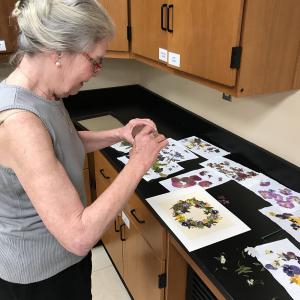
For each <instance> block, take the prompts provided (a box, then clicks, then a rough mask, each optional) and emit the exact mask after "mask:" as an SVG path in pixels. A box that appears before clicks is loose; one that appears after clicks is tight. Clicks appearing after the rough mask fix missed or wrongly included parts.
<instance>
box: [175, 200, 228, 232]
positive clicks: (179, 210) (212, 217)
mask: <svg viewBox="0 0 300 300" xmlns="http://www.w3.org/2000/svg"><path fill="white" fill-rule="evenodd" d="M191 207H195V208H199V209H201V210H203V212H204V214H205V215H206V218H205V219H202V220H194V219H192V218H188V219H187V218H186V216H185V215H184V214H186V213H188V212H190V208H191ZM171 209H172V210H173V217H174V218H175V220H176V221H178V222H179V223H180V224H181V225H182V226H184V227H188V228H189V229H190V228H200V229H202V228H204V227H207V228H210V227H211V226H212V225H216V224H217V223H218V222H219V221H220V220H221V219H222V217H221V216H220V214H219V211H218V210H215V209H214V208H213V207H212V206H211V205H210V204H209V203H207V202H204V201H201V200H197V199H196V198H195V197H194V198H191V199H186V200H179V201H178V202H177V203H176V204H174V205H173V206H172V207H171Z"/></svg>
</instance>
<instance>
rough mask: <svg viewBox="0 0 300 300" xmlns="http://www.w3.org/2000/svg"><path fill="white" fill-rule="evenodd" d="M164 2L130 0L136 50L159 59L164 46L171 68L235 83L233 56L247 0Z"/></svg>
mask: <svg viewBox="0 0 300 300" xmlns="http://www.w3.org/2000/svg"><path fill="white" fill-rule="evenodd" d="M166 2H167V1H146V0H145V1H140V0H132V36H133V38H132V51H133V52H134V53H137V54H139V55H142V56H145V57H148V58H151V59H154V60H158V61H159V48H164V49H166V50H167V51H168V53H169V59H168V62H166V63H167V65H168V66H169V67H171V68H177V69H180V70H181V71H183V72H187V73H190V74H193V75H196V76H199V77H201V78H205V79H208V80H212V81H215V82H219V83H221V84H225V85H228V86H234V85H235V79H236V69H232V68H230V60H231V53H232V48H233V47H236V46H238V45H239V37H240V27H241V19H242V11H243V0H231V1H226V0H221V1H220V0H209V1H207V0H198V1H195V0H186V1H180V0H170V1H169V3H167V4H164V3H166ZM164 5H165V6H164ZM146 14H147V16H148V17H146V18H145V15H146ZM135 18H136V19H135ZM148 19H151V21H150V22H148ZM142 23H147V24H146V26H144V24H142ZM153 41H155V42H153ZM171 55H173V57H174V55H175V57H176V56H177V57H178V64H177V61H176V59H175V61H173V60H172V56H171ZM160 61H161V60H160Z"/></svg>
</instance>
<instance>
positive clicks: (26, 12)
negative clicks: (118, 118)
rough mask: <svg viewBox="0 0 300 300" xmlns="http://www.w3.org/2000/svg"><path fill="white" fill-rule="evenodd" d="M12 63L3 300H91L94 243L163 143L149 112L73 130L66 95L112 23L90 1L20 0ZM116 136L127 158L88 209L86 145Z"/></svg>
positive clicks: (1, 194) (1, 174)
mask: <svg viewBox="0 0 300 300" xmlns="http://www.w3.org/2000/svg"><path fill="white" fill-rule="evenodd" d="M13 14H14V16H16V17H17V20H18V24H19V28H20V35H19V50H18V51H17V53H16V55H15V57H14V61H16V62H17V67H16V69H15V70H14V71H13V72H12V73H11V74H10V75H9V76H8V77H7V78H6V80H5V81H4V82H2V83H1V84H0V124H1V125H0V145H1V146H0V259H1V263H0V278H1V279H0V299H3V300H6V299H7V300H8V299H21V300H25V299H26V300H27V299H28V300H29V299H30V300H35V299H39V300H41V299H43V300H44V299H51V300H54V299H55V300H58V299H64V300H65V299H72V300H74V299H80V300H84V299H91V291H90V286H91V282H90V277H91V276H90V275H91V262H90V249H91V248H92V247H93V246H94V245H95V244H96V243H97V241H98V240H99V238H100V237H101V235H102V234H103V232H104V231H105V228H106V227H107V225H108V224H109V223H110V222H111V221H112V220H113V219H114V218H115V216H116V215H117V213H118V212H119V211H120V210H121V209H122V207H123V206H124V204H125V203H126V201H127V200H128V198H129V197H130V195H131V194H132V193H133V192H134V190H135V188H136V186H137V184H138V183H139V181H140V180H141V178H142V177H143V175H144V174H145V172H146V171H147V170H148V169H149V168H150V166H151V165H152V163H153V161H154V160H155V158H156V156H157V154H158V153H159V151H160V150H161V149H162V148H163V147H164V146H166V144H167V141H166V140H165V137H164V136H163V135H160V134H158V133H157V132H156V127H155V124H154V123H153V122H152V121H151V120H148V119H134V120H131V121H130V122H129V123H128V124H127V125H126V126H124V127H122V128H118V129H114V130H109V131H103V132H86V131H81V132H76V130H75V128H74V126H73V124H72V122H71V120H70V118H69V116H68V113H67V112H66V110H65V108H64V106H63V102H62V101H61V98H62V97H66V96H68V95H73V94H75V93H77V92H78V90H79V89H80V88H81V86H82V85H83V84H84V82H86V81H88V80H89V79H90V78H91V77H92V76H94V75H95V74H96V73H97V72H98V71H99V70H100V69H101V67H102V65H101V60H102V57H103V55H104V54H105V50H106V47H107V42H108V41H109V40H110V39H111V37H112V35H113V25H112V22H111V20H110V18H109V17H108V15H107V14H106V12H105V11H104V10H103V8H102V7H101V6H99V4H97V3H96V1H94V0H25V1H19V2H17V4H16V7H15V10H14V12H13ZM120 140H127V141H129V142H130V143H132V144H133V149H132V152H131V155H130V160H129V163H128V164H127V165H126V166H125V167H124V168H123V170H122V171H121V172H120V174H119V175H118V177H117V178H116V179H115V181H114V182H113V183H112V184H111V185H110V187H109V188H107V190H105V191H104V192H103V194H102V195H100V196H99V197H98V198H97V199H96V200H95V202H93V204H92V205H90V206H89V207H87V208H85V207H84V202H85V195H84V185H83V178H82V168H83V160H84V156H85V152H92V151H95V150H97V149H101V148H104V147H107V146H110V145H112V144H114V143H116V142H118V141H120Z"/></svg>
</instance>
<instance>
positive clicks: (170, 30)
mask: <svg viewBox="0 0 300 300" xmlns="http://www.w3.org/2000/svg"><path fill="white" fill-rule="evenodd" d="M170 10H172V28H171V27H170ZM167 30H168V31H169V32H173V31H174V5H173V4H171V5H169V6H168V14H167Z"/></svg>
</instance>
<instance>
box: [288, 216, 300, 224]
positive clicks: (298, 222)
mask: <svg viewBox="0 0 300 300" xmlns="http://www.w3.org/2000/svg"><path fill="white" fill-rule="evenodd" d="M289 219H290V221H292V222H294V223H296V224H298V225H300V217H296V216H292V217H289Z"/></svg>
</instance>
